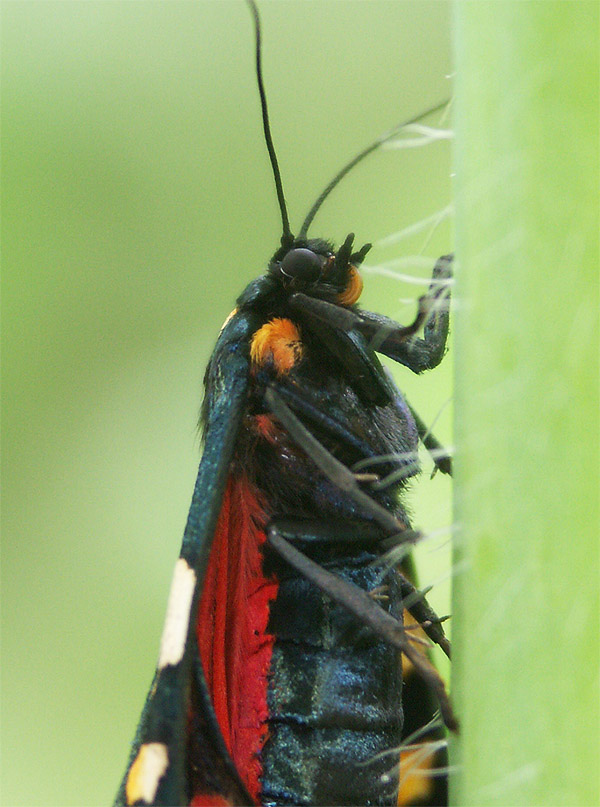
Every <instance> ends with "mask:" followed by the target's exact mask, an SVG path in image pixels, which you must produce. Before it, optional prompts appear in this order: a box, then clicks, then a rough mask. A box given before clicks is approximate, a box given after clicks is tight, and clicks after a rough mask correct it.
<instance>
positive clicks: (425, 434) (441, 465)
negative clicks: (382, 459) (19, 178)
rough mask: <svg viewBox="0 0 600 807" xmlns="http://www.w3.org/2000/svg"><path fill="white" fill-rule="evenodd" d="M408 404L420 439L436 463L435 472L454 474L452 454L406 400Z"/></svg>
mask: <svg viewBox="0 0 600 807" xmlns="http://www.w3.org/2000/svg"><path fill="white" fill-rule="evenodd" d="M406 405H407V406H408V408H409V409H410V413H411V415H412V416H413V418H414V421H415V425H416V427H417V431H418V432H419V439H420V440H421V442H422V443H423V445H424V446H425V448H426V449H427V451H429V454H430V455H431V459H432V460H433V462H434V464H435V468H434V471H433V474H435V472H436V470H437V471H441V472H442V473H443V474H448V476H452V455H451V454H450V453H449V452H448V451H447V450H446V449H445V448H444V446H443V445H442V444H441V443H440V442H439V440H437V438H436V437H435V435H434V434H432V433H431V432H430V431H429V429H428V428H427V425H426V424H425V423H424V422H423V421H422V420H421V418H420V417H419V413H418V412H416V411H415V409H413V407H412V406H411V405H410V404H409V403H408V401H406ZM433 474H432V476H433Z"/></svg>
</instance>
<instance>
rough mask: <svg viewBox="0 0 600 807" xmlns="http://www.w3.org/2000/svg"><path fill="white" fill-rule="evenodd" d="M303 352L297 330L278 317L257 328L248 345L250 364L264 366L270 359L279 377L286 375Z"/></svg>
mask: <svg viewBox="0 0 600 807" xmlns="http://www.w3.org/2000/svg"><path fill="white" fill-rule="evenodd" d="M303 352H304V348H303V346H302V342H301V340H300V331H299V330H298V328H297V327H296V326H295V325H294V323H293V322H292V321H291V320H289V319H283V318H279V317H278V318H276V319H272V320H271V321H270V322H267V323H266V324H265V325H263V326H262V328H259V329H258V331H256V333H255V334H254V336H253V337H252V342H251V344H250V358H251V359H252V363H253V364H264V363H265V362H267V361H268V360H269V359H272V361H273V363H274V364H275V369H276V370H277V372H278V373H279V375H285V373H288V372H289V371H290V370H291V369H292V367H293V366H294V365H295V364H296V362H298V361H300V359H301V358H302V355H303Z"/></svg>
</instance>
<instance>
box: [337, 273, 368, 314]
mask: <svg viewBox="0 0 600 807" xmlns="http://www.w3.org/2000/svg"><path fill="white" fill-rule="evenodd" d="M362 290H363V280H362V277H361V276H360V272H359V271H358V269H357V268H356V266H351V267H350V277H349V278H348V283H347V285H346V288H345V289H344V291H343V292H341V294H338V297H337V299H338V303H339V304H340V305H354V303H355V302H356V301H357V300H358V298H359V297H360V295H361V294H362Z"/></svg>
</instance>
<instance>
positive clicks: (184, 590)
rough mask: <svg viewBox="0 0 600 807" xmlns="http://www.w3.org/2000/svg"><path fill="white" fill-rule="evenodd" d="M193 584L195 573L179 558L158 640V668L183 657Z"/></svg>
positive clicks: (160, 668) (176, 661) (194, 583)
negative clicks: (161, 631) (163, 624)
mask: <svg viewBox="0 0 600 807" xmlns="http://www.w3.org/2000/svg"><path fill="white" fill-rule="evenodd" d="M195 586H196V573H195V572H194V570H193V569H192V568H191V567H190V566H189V565H188V564H187V562H186V561H185V560H184V559H183V558H179V560H178V561H177V563H176V564H175V573H174V574H173V582H172V583H171V591H170V592H169V602H168V605H167V616H166V619H165V627H164V628H163V634H162V638H161V640H160V653H159V656H158V669H159V670H162V669H163V667H166V666H167V665H169V664H179V662H180V661H181V659H182V658H183V652H184V650H185V642H186V639H187V633H188V625H189V623H190V608H191V605H192V598H193V596H194V588H195Z"/></svg>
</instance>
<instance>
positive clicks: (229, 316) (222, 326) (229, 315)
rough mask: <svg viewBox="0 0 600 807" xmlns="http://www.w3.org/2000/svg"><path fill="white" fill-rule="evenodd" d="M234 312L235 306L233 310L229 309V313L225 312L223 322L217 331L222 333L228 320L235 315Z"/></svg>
mask: <svg viewBox="0 0 600 807" xmlns="http://www.w3.org/2000/svg"><path fill="white" fill-rule="evenodd" d="M236 314H237V308H234V309H233V311H230V312H229V314H227V317H226V318H225V322H224V323H223V324H222V325H221V330H220V331H219V333H222V332H223V331H224V330H225V326H226V325H227V323H228V322H229V320H230V319H232V318H233V317H235V315H236Z"/></svg>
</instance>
